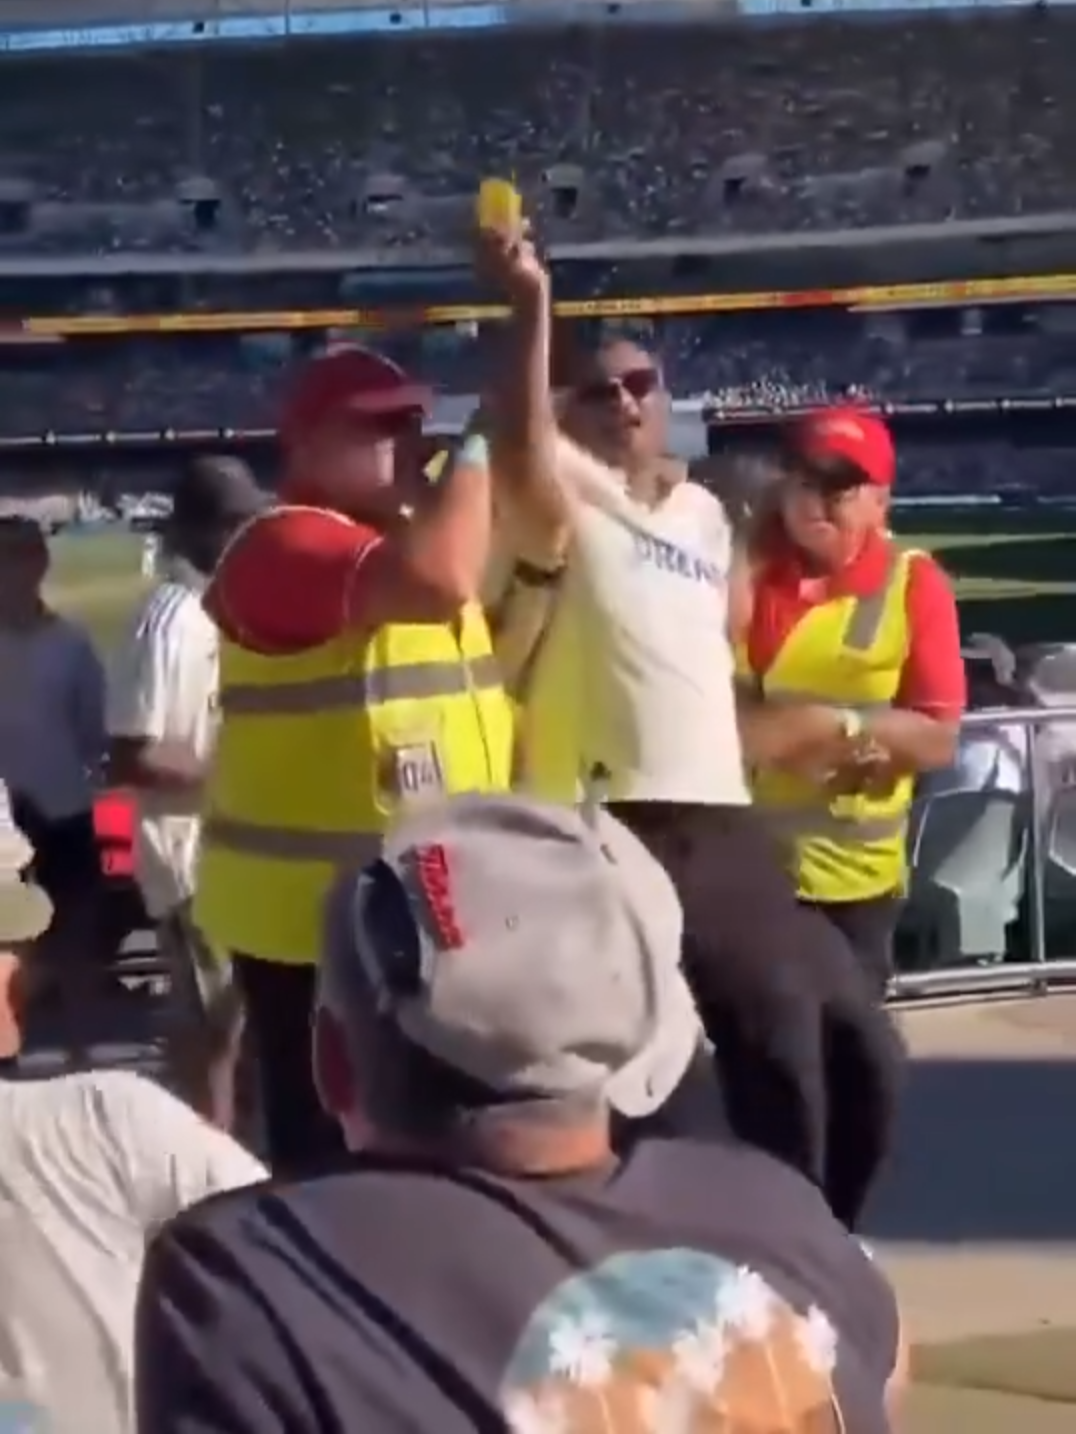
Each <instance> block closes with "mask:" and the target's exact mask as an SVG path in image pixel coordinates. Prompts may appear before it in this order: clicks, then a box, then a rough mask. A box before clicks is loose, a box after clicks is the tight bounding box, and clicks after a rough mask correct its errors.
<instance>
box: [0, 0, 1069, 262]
mask: <svg viewBox="0 0 1076 1434" xmlns="http://www.w3.org/2000/svg"><path fill="white" fill-rule="evenodd" d="M1074 44H1076V14H1074V13H1072V11H1071V10H1070V9H1068V8H1067V7H1059V8H1057V9H1053V8H1048V7H1045V6H1030V7H1026V8H1024V7H1021V8H1020V9H1018V10H1015V11H1009V10H999V11H997V12H994V11H992V10H990V9H984V8H980V7H975V8H974V10H973V11H969V12H968V13H967V14H966V15H965V14H963V13H962V12H961V11H955V12H951V13H938V14H935V13H928V14H923V13H919V14H916V15H913V16H908V15H906V14H878V13H869V14H866V15H864V14H858V15H852V16H849V15H847V14H846V15H840V16H817V15H810V16H804V17H802V18H800V19H795V18H792V19H786V18H782V17H773V18H772V19H771V20H770V21H758V22H755V23H736V24H728V23H720V22H711V23H709V24H707V23H698V24H695V25H693V26H691V27H690V29H688V28H686V26H685V24H684V23H677V24H667V25H663V26H657V25H645V24H636V23H631V24H623V25H618V24H614V23H607V24H603V25H599V26H596V27H594V28H593V29H591V30H588V29H581V28H580V27H578V26H572V27H567V26H566V27H563V28H561V27H558V26H555V25H546V26H543V27H540V28H537V29H534V30H521V29H517V28H511V29H506V30H503V29H498V30H494V31H490V32H484V33H473V32H468V33H466V34H439V35H437V36H436V37H430V36H428V35H427V36H418V37H416V36H411V35H395V36H394V35H383V34H380V35H379V34H368V35H362V36H357V37H356V36H340V37H334V38H333V39H332V40H331V41H324V40H316V39H304V40H295V41H292V42H288V43H281V44H275V45H261V46H259V45H251V46H244V45H239V46H235V45H227V46H220V47H211V46H209V47H204V48H203V47H201V46H198V47H182V48H180V49H178V50H171V51H161V52H156V53H149V54H140V53H127V52H118V53H110V54H101V53H100V52H97V53H94V54H91V55H90V56H89V57H78V56H72V55H68V54H63V55H29V56H17V57H5V58H4V60H3V62H2V63H3V95H4V103H3V107H2V111H0V156H4V158H3V159H2V160H0V180H2V181H3V184H2V185H0V191H2V192H3V194H4V201H3V203H2V205H0V212H2V214H3V219H4V222H3V224H2V225H0V227H2V228H3V229H4V230H6V233H5V234H4V236H3V238H2V246H5V247H7V248H19V247H20V246H23V247H25V246H26V245H27V244H29V245H32V247H34V248H35V249H37V250H39V251H41V250H53V251H63V250H65V249H69V248H72V247H77V248H85V247H86V246H87V245H90V246H91V247H94V248H96V249H100V250H105V251H108V250H115V249H121V248H134V249H142V250H144V249H148V248H158V247H161V246H166V247H171V248H177V249H185V248H190V249H193V248H198V247H214V246H224V247H228V246H231V247H244V246H246V247H253V248H257V249H260V250H263V251H264V250H266V249H269V250H274V249H284V248H292V247H296V246H314V245H324V244H329V243H331V244H337V245H340V244H347V243H353V244H357V243H377V244H379V245H386V244H392V245H395V246H404V245H407V244H415V243H420V242H422V241H426V240H436V239H441V240H442V241H443V237H444V228H445V225H446V223H447V222H448V220H447V218H446V216H448V215H450V214H451V213H452V212H453V211H452V209H451V202H452V201H453V200H454V199H456V198H458V197H459V196H461V195H469V194H470V193H471V192H472V191H473V188H474V185H475V182H476V180H477V179H478V177H479V176H481V175H483V174H486V173H490V172H503V171H504V170H505V169H506V168H511V169H513V170H514V171H515V172H516V173H517V174H518V175H519V176H520V178H521V180H522V181H523V182H524V184H525V185H526V186H527V187H528V188H529V189H530V190H531V191H532V192H533V193H535V194H536V195H539V194H540V195H541V196H542V207H543V209H544V211H545V216H546V222H547V224H549V225H551V226H552V228H551V230H550V232H551V234H552V236H553V237H558V236H559V237H575V238H578V239H585V238H595V237H599V236H605V237H609V236H614V237H615V236H619V235H629V234H630V235H632V236H634V237H638V236H645V235H648V234H652V235H660V236H663V237H665V236H669V235H673V234H678V233H679V234H700V233H701V234H715V235H717V234H726V233H757V232H762V231H771V230H777V231H781V232H784V233H787V232H789V231H795V230H806V229H812V228H841V227H860V226H865V225H877V224H894V223H905V222H936V221H941V220H947V219H952V218H954V217H959V218H969V219H982V218H986V217H1004V216H1023V215H1029V214H1037V213H1046V212H1052V211H1058V210H1064V209H1066V208H1067V207H1069V206H1070V204H1071V199H1072V193H1073V181H1074V178H1076V175H1074V160H1073V146H1072V143H1071V137H1072V135H1073V133H1076V98H1074V96H1073V90H1072V86H1071V83H1070V79H1071V74H1070V71H1071V64H1070V57H1071V55H1072V53H1073V52H1074Z"/></svg>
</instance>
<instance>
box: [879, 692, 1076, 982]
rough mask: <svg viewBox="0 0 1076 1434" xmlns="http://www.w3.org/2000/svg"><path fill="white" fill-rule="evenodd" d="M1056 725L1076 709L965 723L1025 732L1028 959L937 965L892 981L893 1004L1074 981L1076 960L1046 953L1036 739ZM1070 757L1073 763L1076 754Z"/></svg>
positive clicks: (1043, 808) (1042, 797) (984, 716)
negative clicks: (1019, 729)
mask: <svg viewBox="0 0 1076 1434" xmlns="http://www.w3.org/2000/svg"><path fill="white" fill-rule="evenodd" d="M1056 722H1071V723H1073V724H1074V725H1076V706H1071V707H1045V708H1043V707H1021V708H1012V709H1009V708H1005V709H998V710H993V711H985V712H969V713H968V715H967V716H966V717H965V719H964V723H963V726H964V728H965V729H968V728H974V727H983V728H990V727H997V726H999V725H1000V724H1002V723H1003V724H1004V725H1005V726H1006V727H1007V728H1012V727H1022V728H1023V729H1024V733H1025V739H1026V745H1025V763H1024V765H1025V770H1026V774H1027V791H1026V798H1025V802H1026V805H1025V810H1026V812H1027V823H1028V829H1027V860H1026V869H1027V873H1028V878H1027V892H1026V899H1025V901H1024V903H1023V906H1024V919H1025V921H1026V923H1027V931H1026V935H1027V947H1028V950H1029V953H1030V959H1028V960H1025V961H1005V962H1004V963H1001V962H999V963H997V964H995V965H989V966H974V965H972V966H969V965H956V966H939V967H935V968H934V969H933V970H929V971H915V972H908V973H906V974H903V975H900V976H897V977H896V978H895V979H894V982H893V988H892V994H893V998H894V999H895V1000H898V1001H899V1000H900V999H901V998H909V997H912V998H914V997H923V996H975V995H991V994H994V993H998V994H1003V993H1006V992H1010V991H1014V990H1021V991H1028V992H1032V993H1035V994H1046V993H1047V992H1048V991H1050V990H1053V989H1056V987H1058V986H1061V985H1065V984H1068V983H1072V982H1076V956H1064V957H1059V958H1053V959H1051V958H1049V957H1048V955H1047V950H1046V880H1045V874H1046V859H1047V856H1048V841H1047V832H1046V822H1047V819H1048V817H1049V815H1050V809H1051V803H1052V800H1053V793H1052V792H1051V791H1050V790H1049V789H1048V786H1047V780H1046V773H1045V772H1044V771H1043V769H1042V766H1041V763H1040V762H1039V761H1038V760H1037V756H1038V752H1037V746H1038V744H1037V741H1036V738H1037V736H1038V734H1039V732H1040V730H1041V729H1042V728H1043V727H1048V726H1050V725H1052V724H1053V723H1056ZM1073 757H1074V760H1076V750H1074V753H1073Z"/></svg>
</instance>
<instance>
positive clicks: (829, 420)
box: [789, 407, 897, 488]
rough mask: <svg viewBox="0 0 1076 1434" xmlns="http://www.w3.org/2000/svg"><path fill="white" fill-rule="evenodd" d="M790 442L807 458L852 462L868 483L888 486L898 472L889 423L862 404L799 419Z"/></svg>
mask: <svg viewBox="0 0 1076 1434" xmlns="http://www.w3.org/2000/svg"><path fill="white" fill-rule="evenodd" d="M789 446H790V448H791V450H792V452H793V453H794V454H796V456H797V457H800V458H803V459H804V460H805V461H807V462H811V461H812V460H816V461H817V460H821V461H822V462H825V461H826V459H831V458H839V459H843V460H844V461H845V462H846V463H850V464H852V466H853V467H854V468H856V469H857V470H858V471H859V472H860V473H862V474H863V479H864V481H865V482H867V483H872V484H873V485H874V486H875V487H877V488H890V487H892V485H893V480H894V478H895V477H896V473H897V455H896V451H895V450H894V447H893V438H892V435H891V434H890V432H889V427H888V425H887V424H886V423H885V422H884V420H883V419H881V418H879V417H878V415H877V414H875V413H869V412H868V411H867V410H866V409H863V408H852V407H846V408H823V409H819V410H818V411H817V412H815V413H808V414H806V415H805V416H804V417H803V418H801V419H798V420H797V421H796V422H795V423H794V424H793V425H792V429H791V431H790V433H789Z"/></svg>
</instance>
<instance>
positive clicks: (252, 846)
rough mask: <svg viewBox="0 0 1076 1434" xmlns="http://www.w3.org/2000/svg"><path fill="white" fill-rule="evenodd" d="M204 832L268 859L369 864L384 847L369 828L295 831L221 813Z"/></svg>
mask: <svg viewBox="0 0 1076 1434" xmlns="http://www.w3.org/2000/svg"><path fill="white" fill-rule="evenodd" d="M201 836H202V842H203V844H204V845H205V846H207V847H216V848H217V849H218V850H221V851H231V852H235V853H236V854H237V855H240V856H252V857H260V858H262V859H263V860H267V861H324V862H329V863H331V864H332V865H333V866H342V865H344V863H348V864H355V865H360V864H361V865H365V864H366V863H367V862H370V861H374V860H376V858H377V857H378V855H379V854H380V851H381V838H380V837H377V836H371V834H370V833H369V832H358V833H356V832H331V831H309V830H306V831H293V830H292V829H291V828H288V827H270V826H263V825H262V824H261V823H260V822H241V821H234V820H233V819H232V818H230V817H220V816H210V817H208V818H207V819H206V820H205V821H204V822H203V823H202V833H201Z"/></svg>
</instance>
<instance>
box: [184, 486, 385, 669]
mask: <svg viewBox="0 0 1076 1434" xmlns="http://www.w3.org/2000/svg"><path fill="white" fill-rule="evenodd" d="M380 542H381V536H380V534H378V533H377V532H375V530H374V529H373V528H369V527H366V526H365V525H363V524H361V523H355V522H353V521H352V520H351V519H350V518H345V517H342V516H341V515H340V514H338V513H331V512H329V511H327V510H324V509H319V508H303V507H287V506H285V507H280V508H274V509H273V510H272V511H271V512H269V513H266V514H264V515H263V516H261V517H259V518H255V519H254V520H253V521H252V522H251V523H249V524H248V525H247V526H246V528H244V529H243V530H242V531H241V532H240V533H239V534H238V536H237V537H236V538H235V539H234V541H233V542H232V543H231V545H230V546H229V547H228V548H227V549H226V551H225V553H224V555H223V557H222V558H221V561H220V564H219V565H218V567H217V570H216V572H215V573H214V575H213V579H212V581H211V583H210V585H209V588H208V591H207V592H206V595H205V607H206V611H207V612H208V613H209V615H210V617H212V618H213V620H214V622H215V623H216V624H217V626H218V627H219V628H220V629H221V631H222V632H223V633H224V635H225V636H226V637H228V638H230V639H231V640H232V641H233V642H237V643H238V644H239V645H240V646H242V647H247V648H250V649H251V650H253V651H255V652H264V653H268V654H285V653H291V652H302V651H304V650H305V649H307V648H310V647H317V646H319V645H320V644H321V643H323V642H328V641H329V639H330V638H332V637H335V636H336V635H337V634H338V633H340V632H342V631H343V630H344V629H345V627H347V626H349V625H353V624H355V623H357V622H358V621H360V620H361V613H362V605H363V602H364V600H368V597H369V594H368V592H364V588H363V573H362V565H363V561H364V560H365V559H366V558H367V557H368V556H369V555H370V554H371V553H372V552H373V551H374V549H375V548H376V547H377V546H378V544H379V543H380Z"/></svg>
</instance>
